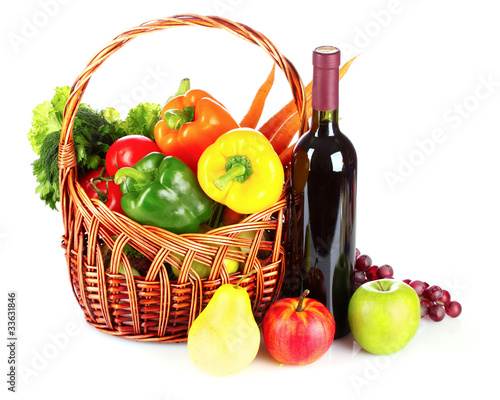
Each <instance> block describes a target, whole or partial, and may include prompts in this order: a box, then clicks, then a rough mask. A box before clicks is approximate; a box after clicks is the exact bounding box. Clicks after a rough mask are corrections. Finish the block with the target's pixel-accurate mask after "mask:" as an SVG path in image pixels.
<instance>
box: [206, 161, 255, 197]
mask: <svg viewBox="0 0 500 400" xmlns="http://www.w3.org/2000/svg"><path fill="white" fill-rule="evenodd" d="M225 168H226V173H225V174H224V175H222V176H219V177H218V178H215V179H214V185H215V187H216V188H217V189H219V190H224V189H225V188H226V186H227V185H228V184H229V182H231V181H234V182H239V183H243V182H245V181H246V180H247V179H248V178H249V177H250V175H252V173H253V170H252V165H251V164H250V160H249V159H248V157H247V156H231V157H228V159H227V163H226V166H225Z"/></svg>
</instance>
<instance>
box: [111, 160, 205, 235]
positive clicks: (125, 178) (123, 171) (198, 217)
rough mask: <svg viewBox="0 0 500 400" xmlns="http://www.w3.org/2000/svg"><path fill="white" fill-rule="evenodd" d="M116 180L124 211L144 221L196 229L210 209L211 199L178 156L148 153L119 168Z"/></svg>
mask: <svg viewBox="0 0 500 400" xmlns="http://www.w3.org/2000/svg"><path fill="white" fill-rule="evenodd" d="M115 183H116V184H119V185H120V189H121V191H122V194H123V196H122V199H121V206H122V209H123V211H124V213H125V214H126V215H127V216H128V217H129V218H131V219H133V220H134V221H136V222H139V223H140V224H143V225H153V226H157V227H159V228H163V229H166V230H168V231H171V232H174V233H191V232H198V229H199V226H200V224H201V223H203V222H206V221H207V220H208V219H209V218H210V215H211V213H212V206H213V201H212V200H211V199H210V198H209V197H208V196H207V195H206V194H205V192H203V190H202V189H201V187H200V185H199V183H198V179H197V178H196V175H195V174H194V173H193V171H191V169H190V168H189V167H188V166H187V165H186V164H185V163H184V162H183V161H181V160H179V159H178V158H176V157H172V156H165V155H164V154H162V153H156V152H155V153H150V154H148V155H146V156H145V157H143V158H142V159H141V160H139V161H138V162H137V163H136V164H135V165H134V166H133V167H124V168H120V169H119V170H118V171H117V172H116V174H115Z"/></svg>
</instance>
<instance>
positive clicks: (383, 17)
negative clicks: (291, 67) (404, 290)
mask: <svg viewBox="0 0 500 400" xmlns="http://www.w3.org/2000/svg"><path fill="white" fill-rule="evenodd" d="M495 3H496V2H495V1H493V0H476V1H463V0H458V1H457V0H441V1H439V2H436V1H431V0H413V1H411V0H371V1H356V2H353V1H347V0H330V1H316V0H308V1H307V2H305V1H269V0H267V1H263V0H253V1H250V0H208V1H201V0H198V1H176V2H174V1H166V0H162V1H147V0H143V1H142V2H140V3H139V2H137V1H108V2H105V1H96V0H87V1H76V0H73V1H68V0H66V1H62V0H59V1H57V0H39V1H33V0H25V1H22V2H21V1H19V2H3V3H2V10H1V11H0V18H1V30H2V35H1V42H0V46H1V51H2V63H1V67H0V68H1V74H0V79H1V85H0V87H1V96H0V101H1V106H0V110H1V112H2V114H1V115H2V118H1V121H2V129H1V132H2V133H1V135H2V140H3V144H2V145H1V146H0V163H1V174H2V183H1V188H2V189H1V196H0V210H1V214H0V215H1V217H0V251H1V253H0V256H1V258H0V260H1V262H0V266H1V269H2V270H1V273H2V278H1V279H0V286H1V290H0V305H1V307H0V308H1V310H0V320H1V326H2V329H1V330H0V332H1V334H0V347H2V349H3V350H2V352H1V355H0V371H1V377H2V378H1V379H0V381H2V382H4V383H2V384H1V385H0V391H2V392H3V394H2V395H1V397H2V398H4V394H5V392H6V391H7V383H6V380H7V377H6V373H7V352H6V341H7V340H6V338H7V333H6V329H5V327H6V315H7V293H8V291H11V290H14V291H16V292H17V297H18V338H19V340H18V360H17V361H18V363H19V364H20V365H18V367H19V368H20V369H21V372H19V371H18V385H17V391H18V393H17V398H22V399H33V398H47V397H49V396H54V395H65V396H66V398H72V399H89V398H108V399H112V398H122V399H139V398H140V399H141V400H160V399H161V400H167V399H168V400H173V399H181V398H195V396H197V398H208V399H212V398H217V399H226V398H231V399H236V398H237V399H257V398H271V397H275V398H278V397H279V398H292V397H293V398H303V399H305V398H309V399H313V398H317V397H318V396H321V397H323V398H382V397H384V398H388V399H395V398H405V399H413V398H423V397H427V396H429V398H431V397H432V395H436V396H437V397H440V396H449V397H447V398H454V397H453V396H454V395H460V396H461V398H464V397H465V396H467V395H474V397H475V398H485V397H487V398H498V397H495V396H498V394H497V392H496V391H495V388H496V386H497V384H496V383H497V379H498V378H497V374H496V373H495V368H496V367H495V365H496V363H497V362H498V359H499V356H500V353H499V350H498V344H497V342H498V329H497V328H498V299H497V294H496V293H495V292H496V290H495V286H496V284H497V282H496V280H497V277H498V272H497V271H498V267H499V263H498V255H497V248H498V247H497V244H498V239H499V233H498V223H499V211H498V210H499V208H498V205H499V196H498V190H497V186H498V175H499V172H500V170H499V165H498V151H499V150H498V149H499V148H500V139H499V134H500V131H499V122H498V109H499V106H500V69H499V68H500V53H499V50H498V49H499V39H498V38H499V37H500V26H499V25H498V11H497V10H496V9H495V7H494V6H495ZM177 13H197V14H204V15H213V14H217V15H222V16H225V17H227V18H230V19H232V20H234V21H238V22H242V23H245V24H247V25H249V26H251V27H253V28H254V29H257V30H259V31H261V32H262V33H264V34H265V35H266V36H267V37H268V38H269V39H270V40H271V41H272V42H274V43H275V45H276V46H277V47H278V48H279V49H280V51H281V52H282V53H283V54H284V55H286V56H287V57H288V58H289V59H290V60H292V62H293V63H294V64H295V65H296V67H297V69H298V70H299V73H300V74H301V76H302V79H303V80H304V82H305V83H307V82H309V80H310V76H311V70H312V68H311V65H310V61H311V51H312V49H313V48H314V47H315V46H318V45H323V44H333V45H337V46H339V47H340V48H341V49H342V51H343V62H345V61H347V60H348V59H349V58H351V57H352V56H354V55H357V54H360V56H359V57H358V59H356V61H355V62H354V64H353V65H352V67H351V69H350V70H349V72H348V73H347V75H346V76H345V78H344V79H343V80H342V82H341V88H340V97H341V110H340V113H341V117H342V121H341V128H342V130H343V131H344V132H345V133H346V134H347V135H348V136H349V137H350V138H351V140H352V141H353V143H354V144H355V147H356V149H357V152H358V159H359V191H358V200H359V201H358V235H357V245H358V247H359V248H360V249H361V251H362V252H363V253H366V254H369V255H370V256H371V257H372V258H373V260H374V262H375V263H376V264H379V265H380V264H384V263H388V264H390V265H392V266H393V268H394V270H395V276H396V278H399V279H405V278H412V279H422V280H426V281H427V282H429V283H431V284H438V285H441V286H442V287H443V288H446V289H448V290H449V291H450V292H451V294H452V298H453V299H456V300H458V301H460V302H461V303H462V305H463V313H462V315H461V316H460V317H459V318H457V319H451V318H449V317H446V319H445V320H444V321H442V322H440V323H435V322H432V321H429V320H427V319H425V320H423V321H422V324H421V326H420V329H419V332H418V333H417V336H416V337H415V339H414V340H413V342H412V343H411V344H410V345H409V346H407V347H406V348H405V349H403V350H402V351H400V352H399V353H396V354H395V355H394V356H392V357H377V356H372V355H370V354H368V353H366V352H364V351H360V349H359V346H357V345H356V343H354V342H353V340H352V337H351V336H348V337H346V338H344V339H342V340H339V341H338V342H335V344H334V345H333V346H332V348H331V349H330V351H329V352H328V353H327V354H326V355H325V356H324V357H323V358H322V359H321V360H319V361H318V362H316V363H314V364H312V365H310V366H306V367H287V366H282V367H279V366H278V364H277V363H276V362H274V361H273V360H272V359H271V358H270V356H269V355H268V353H267V351H266V349H265V348H264V347H262V348H261V351H260V353H259V355H258V356H257V358H256V359H255V361H254V362H253V363H252V364H251V365H250V366H249V367H248V368H246V369H245V370H243V371H242V372H240V373H238V374H235V375H233V376H229V377H225V378H214V377H211V376H208V375H205V374H204V373H202V372H201V371H200V370H198V369H197V368H196V367H195V366H194V365H193V364H192V363H191V361H190V359H189V357H188V354H187V350H186V345H185V344H183V343H181V344H148V343H136V342H132V341H128V340H125V339H119V338H115V337H112V336H110V335H106V334H103V333H100V332H99V331H97V330H96V329H95V328H93V327H91V326H90V325H87V324H86V323H85V321H84V319H83V314H82V313H81V311H80V309H79V308H78V305H77V303H76V301H75V299H74V296H73V294H72V291H71V288H70V285H69V281H68V276H67V269H66V265H65V260H64V257H63V250H62V249H61V248H60V237H61V235H62V233H63V231H62V223H61V218H60V214H59V213H58V212H57V211H52V210H50V209H49V208H48V207H47V206H45V205H44V204H43V203H42V201H40V199H39V198H38V197H37V195H36V194H35V188H36V182H35V179H34V177H33V176H32V170H31V165H30V164H31V163H32V162H33V161H34V159H35V154H34V153H33V152H32V150H31V147H30V144H29V142H28V140H27V133H28V132H29V129H30V123H31V117H32V110H33V108H34V107H35V106H36V105H37V104H39V103H41V102H43V101H44V100H48V99H50V98H51V97H52V94H53V89H54V88H55V87H56V86H62V85H70V86H71V85H72V83H73V82H74V80H75V78H76V77H77V76H78V75H79V73H80V72H81V71H82V70H83V69H84V67H85V65H86V63H87V62H88V61H89V60H90V58H91V57H92V56H93V55H94V54H95V53H96V52H97V51H98V50H100V49H101V48H102V47H103V46H104V45H105V44H106V43H107V42H108V41H110V40H111V39H112V38H114V37H115V36H116V35H117V34H119V33H121V32H123V31H124V30H126V29H128V28H131V27H133V26H136V25H138V24H140V23H142V22H145V21H148V20H150V19H155V18H159V17H166V16H171V15H174V14H177ZM271 65H272V63H271V60H270V58H269V57H268V56H267V55H265V54H264V52H263V51H261V50H260V49H259V48H257V47H255V46H253V45H250V44H247V43H245V42H243V41H241V40H239V39H236V38H234V37H233V36H232V35H230V34H228V33H225V32H219V31H213V32H212V31H210V32H208V30H206V29H205V30H198V29H195V28H179V29H177V30H169V31H166V32H162V33H155V34H151V35H146V36H143V37H141V38H139V39H136V40H135V41H133V42H132V43H130V44H128V45H127V46H125V48H123V49H122V50H120V51H119V52H118V53H117V54H115V55H114V56H113V57H111V58H110V59H109V60H108V61H107V62H106V63H105V65H103V66H102V67H101V69H100V70H99V71H98V72H96V73H95V74H94V76H93V78H92V80H91V82H90V84H89V87H88V89H87V91H86V93H85V95H84V99H83V101H84V102H85V103H89V104H91V105H92V106H93V107H94V108H104V107H107V106H115V107H117V108H119V109H120V110H122V111H124V112H126V111H127V109H128V108H129V107H130V106H131V105H133V104H131V102H136V103H137V102H140V101H153V102H159V103H162V102H163V101H164V100H165V99H166V98H167V97H168V96H169V95H170V94H171V93H172V92H173V91H174V90H175V89H176V87H177V84H178V82H179V80H180V79H181V78H184V77H185V76H187V77H189V78H191V80H192V83H193V86H197V87H201V88H205V89H207V90H208V91H210V92H212V93H213V94H214V96H216V97H217V98H219V99H220V100H221V101H222V102H223V103H224V104H225V105H226V106H227V107H228V108H229V109H230V110H231V111H232V112H233V114H234V115H235V117H236V118H237V119H239V118H241V117H242V116H243V115H244V113H245V111H246V109H247V107H248V106H249V104H250V101H251V99H252V96H253V94H254V92H255V91H256V90H257V88H258V86H259V85H260V83H261V82H262V81H263V80H264V79H265V77H266V76H267V74H268V72H269V69H270V67H271ZM152 71H156V72H152ZM278 76H279V78H277V80H276V84H275V87H274V88H273V91H272V94H271V97H270V99H269V101H268V104H267V109H266V115H265V116H264V117H263V119H264V120H265V117H266V116H269V115H271V114H272V113H273V112H274V111H277V110H278V109H279V108H280V107H281V106H282V105H283V104H285V103H286V102H287V101H288V100H289V99H290V98H291V97H290V96H291V95H290V92H289V90H288V88H287V83H286V81H285V80H284V78H283V76H282V75H279V74H278ZM151 77H153V78H156V80H154V82H156V85H153V86H154V87H151V85H148V88H149V89H148V90H145V88H144V81H145V79H149V80H148V82H153V81H151ZM436 135H437V136H436ZM436 138H437V139H438V140H439V142H437V141H436V140H435V139H436ZM422 146H424V147H423V148H424V149H425V151H426V152H424V150H422ZM388 176H390V177H392V183H390V181H388ZM394 179H396V180H394ZM4 343H5V345H4ZM19 368H18V370H19ZM492 391H493V393H494V394H492V395H491V396H493V397H491V396H486V393H490V392H492ZM320 393H321V394H320ZM437 397H436V398H437Z"/></svg>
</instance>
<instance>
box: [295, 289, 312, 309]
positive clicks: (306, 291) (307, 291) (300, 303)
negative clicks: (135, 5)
mask: <svg viewBox="0 0 500 400" xmlns="http://www.w3.org/2000/svg"><path fill="white" fill-rule="evenodd" d="M309 293H310V291H309V289H306V290H304V292H303V293H302V294H301V295H300V297H299V304H297V308H296V309H295V311H297V312H301V311H304V309H303V308H302V303H303V302H304V299H305V298H306V296H307V295H308V294H309Z"/></svg>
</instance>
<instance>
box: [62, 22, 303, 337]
mask: <svg viewBox="0 0 500 400" xmlns="http://www.w3.org/2000/svg"><path fill="white" fill-rule="evenodd" d="M177 26H201V27H207V28H217V29H223V30H226V31H228V32H230V33H232V34H234V35H236V36H238V37H240V38H242V39H244V40H246V41H249V42H251V43H254V44H256V45H258V46H260V47H261V48H263V49H264V50H265V51H266V52H267V53H268V54H269V55H270V56H271V57H272V59H273V60H274V62H275V63H276V64H277V65H278V66H279V67H280V68H281V69H282V71H283V72H284V74H285V75H286V77H287V80H288V81H289V83H290V87H291V90H292V94H293V97H294V100H295V103H296V105H297V112H298V113H299V115H301V116H302V117H303V116H304V111H305V93H304V87H303V85H302V82H301V79H300V77H299V75H298V73H297V71H296V70H295V68H294V66H293V65H292V64H291V63H290V62H289V61H288V60H287V59H286V58H285V57H284V56H282V55H281V54H280V52H279V51H278V50H277V49H276V48H275V47H274V45H273V44H272V43H271V42H270V41H269V40H268V39H267V38H266V37H265V36H263V35H262V34H260V33H259V32H256V31H255V30H253V29H251V28H249V27H248V26H245V25H242V24H237V23H234V22H232V21H229V20H227V19H224V18H220V17H204V16H198V15H178V16H173V17H169V18H164V19H158V20H154V21H149V22H146V23H144V24H142V25H140V26H138V27H136V28H133V29H130V30H127V31H126V32H124V33H122V34H121V35H119V36H117V37H116V38H115V39H114V40H112V41H111V42H110V43H109V44H108V45H107V46H105V47H104V48H103V49H102V50H101V51H100V52H99V53H97V54H96V56H94V58H93V59H92V60H91V61H90V62H89V64H88V65H87V67H86V68H85V70H84V71H83V72H82V73H81V74H80V76H79V77H78V78H77V80H76V81H75V83H74V85H73V87H72V88H71V93H70V97H69V99H68V102H67V104H66V110H65V114H64V121H63V128H62V131H61V142H60V145H59V168H60V190H61V213H62V216H63V223H64V235H63V240H62V247H63V248H64V249H65V255H66V260H67V266H68V271H69V278H70V283H71V287H72V289H73V292H74V295H75V297H76V300H77V301H78V304H79V305H80V307H81V309H82V311H83V313H84V315H85V319H86V321H87V322H88V323H89V324H91V325H93V326H94V327H96V328H97V329H99V330H100V331H103V332H106V333H108V334H112V335H115V336H120V337H124V338H127V339H132V340H137V341H154V342H181V341H186V340H187V334H188V331H189V327H190V326H191V324H192V323H193V321H194V319H195V318H196V317H197V316H198V315H199V313H200V312H201V311H202V310H203V309H204V307H205V306H206V305H207V303H208V302H209V300H210V299H211V298H212V296H213V294H214V293H215V291H216V290H217V288H219V287H220V286H221V285H222V284H226V283H237V282H238V281H241V282H240V286H242V287H244V288H245V289H246V290H247V291H248V294H249V296H250V299H251V303H252V308H253V313H254V316H255V318H256V320H257V322H258V323H261V322H262V318H263V316H264V313H265V312H266V310H267V309H268V308H269V306H270V305H271V304H272V303H273V302H275V301H276V300H277V299H278V298H279V296H280V291H281V288H282V285H283V281H284V276H285V253H286V252H287V251H286V246H285V243H287V240H286V239H287V238H286V232H287V229H286V227H287V213H286V206H287V198H288V193H289V178H288V176H287V181H286V182H285V184H284V187H283V192H282V195H281V197H280V199H279V200H278V201H277V202H276V203H275V204H274V205H273V206H272V207H270V208H268V209H266V210H264V211H262V212H259V213H255V214H251V215H249V216H248V217H246V218H245V219H244V220H243V221H241V222H240V223H238V224H234V225H229V226H225V227H220V228H217V229H213V230H211V231H209V232H207V233H192V234H182V235H177V234H174V233H172V232H169V231H166V230H164V229H161V228H157V227H152V226H143V225H141V224H138V223H136V222H134V221H132V220H131V219H129V218H128V217H126V216H124V215H121V214H118V213H114V212H112V211H111V210H110V209H109V208H108V207H106V206H105V205H104V204H103V203H102V202H100V201H98V200H95V199H89V197H88V196H87V195H86V194H85V191H84V190H83V189H82V187H81V186H80V185H79V183H78V182H77V172H76V158H75V152H74V146H73V132H72V125H73V121H74V117H75V115H76V111H77V110H78V106H79V104H80V101H81V98H82V95H83V93H84V91H85V89H86V87H87V84H88V82H89V80H90V78H91V76H92V74H93V72H94V71H95V70H96V69H97V68H98V67H99V66H100V65H101V64H102V63H103V62H104V61H105V60H106V59H107V58H108V57H109V56H110V55H111V54H113V53H114V52H116V51H117V50H119V49H120V48H121V47H122V46H123V45H125V44H126V43H127V42H128V41H130V40H131V39H133V38H135V37H137V36H139V35H142V34H146V33H151V32H154V31H159V30H164V29H167V28H170V27H177ZM302 120H303V121H304V118H302ZM304 129H305V126H304V122H303V124H302V127H301V132H300V133H302V132H303V131H304ZM131 249H132V251H133V252H136V254H137V253H140V255H142V257H141V258H142V260H145V261H146V267H145V268H144V270H143V271H142V272H143V273H142V274H141V275H142V276H135V275H134V268H133V264H132V263H131V258H130V256H129V255H128V254H129V253H130V250H131ZM224 260H233V261H237V262H238V263H239V265H240V270H238V271H237V272H235V273H232V274H229V273H228V271H227V269H226V267H225V264H224ZM193 262H197V263H200V264H204V265H207V266H210V267H211V270H210V275H209V276H208V277H207V278H204V279H200V277H199V275H198V274H197V273H196V272H195V271H194V270H193V269H192V268H191V266H192V263H193ZM143 267H144V265H143ZM174 269H175V272H177V271H178V273H177V274H174V273H173V272H174ZM253 270H255V272H254V273H253V274H251V275H249V276H246V275H247V274H248V273H249V272H250V271H253ZM177 275H178V276H177Z"/></svg>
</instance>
